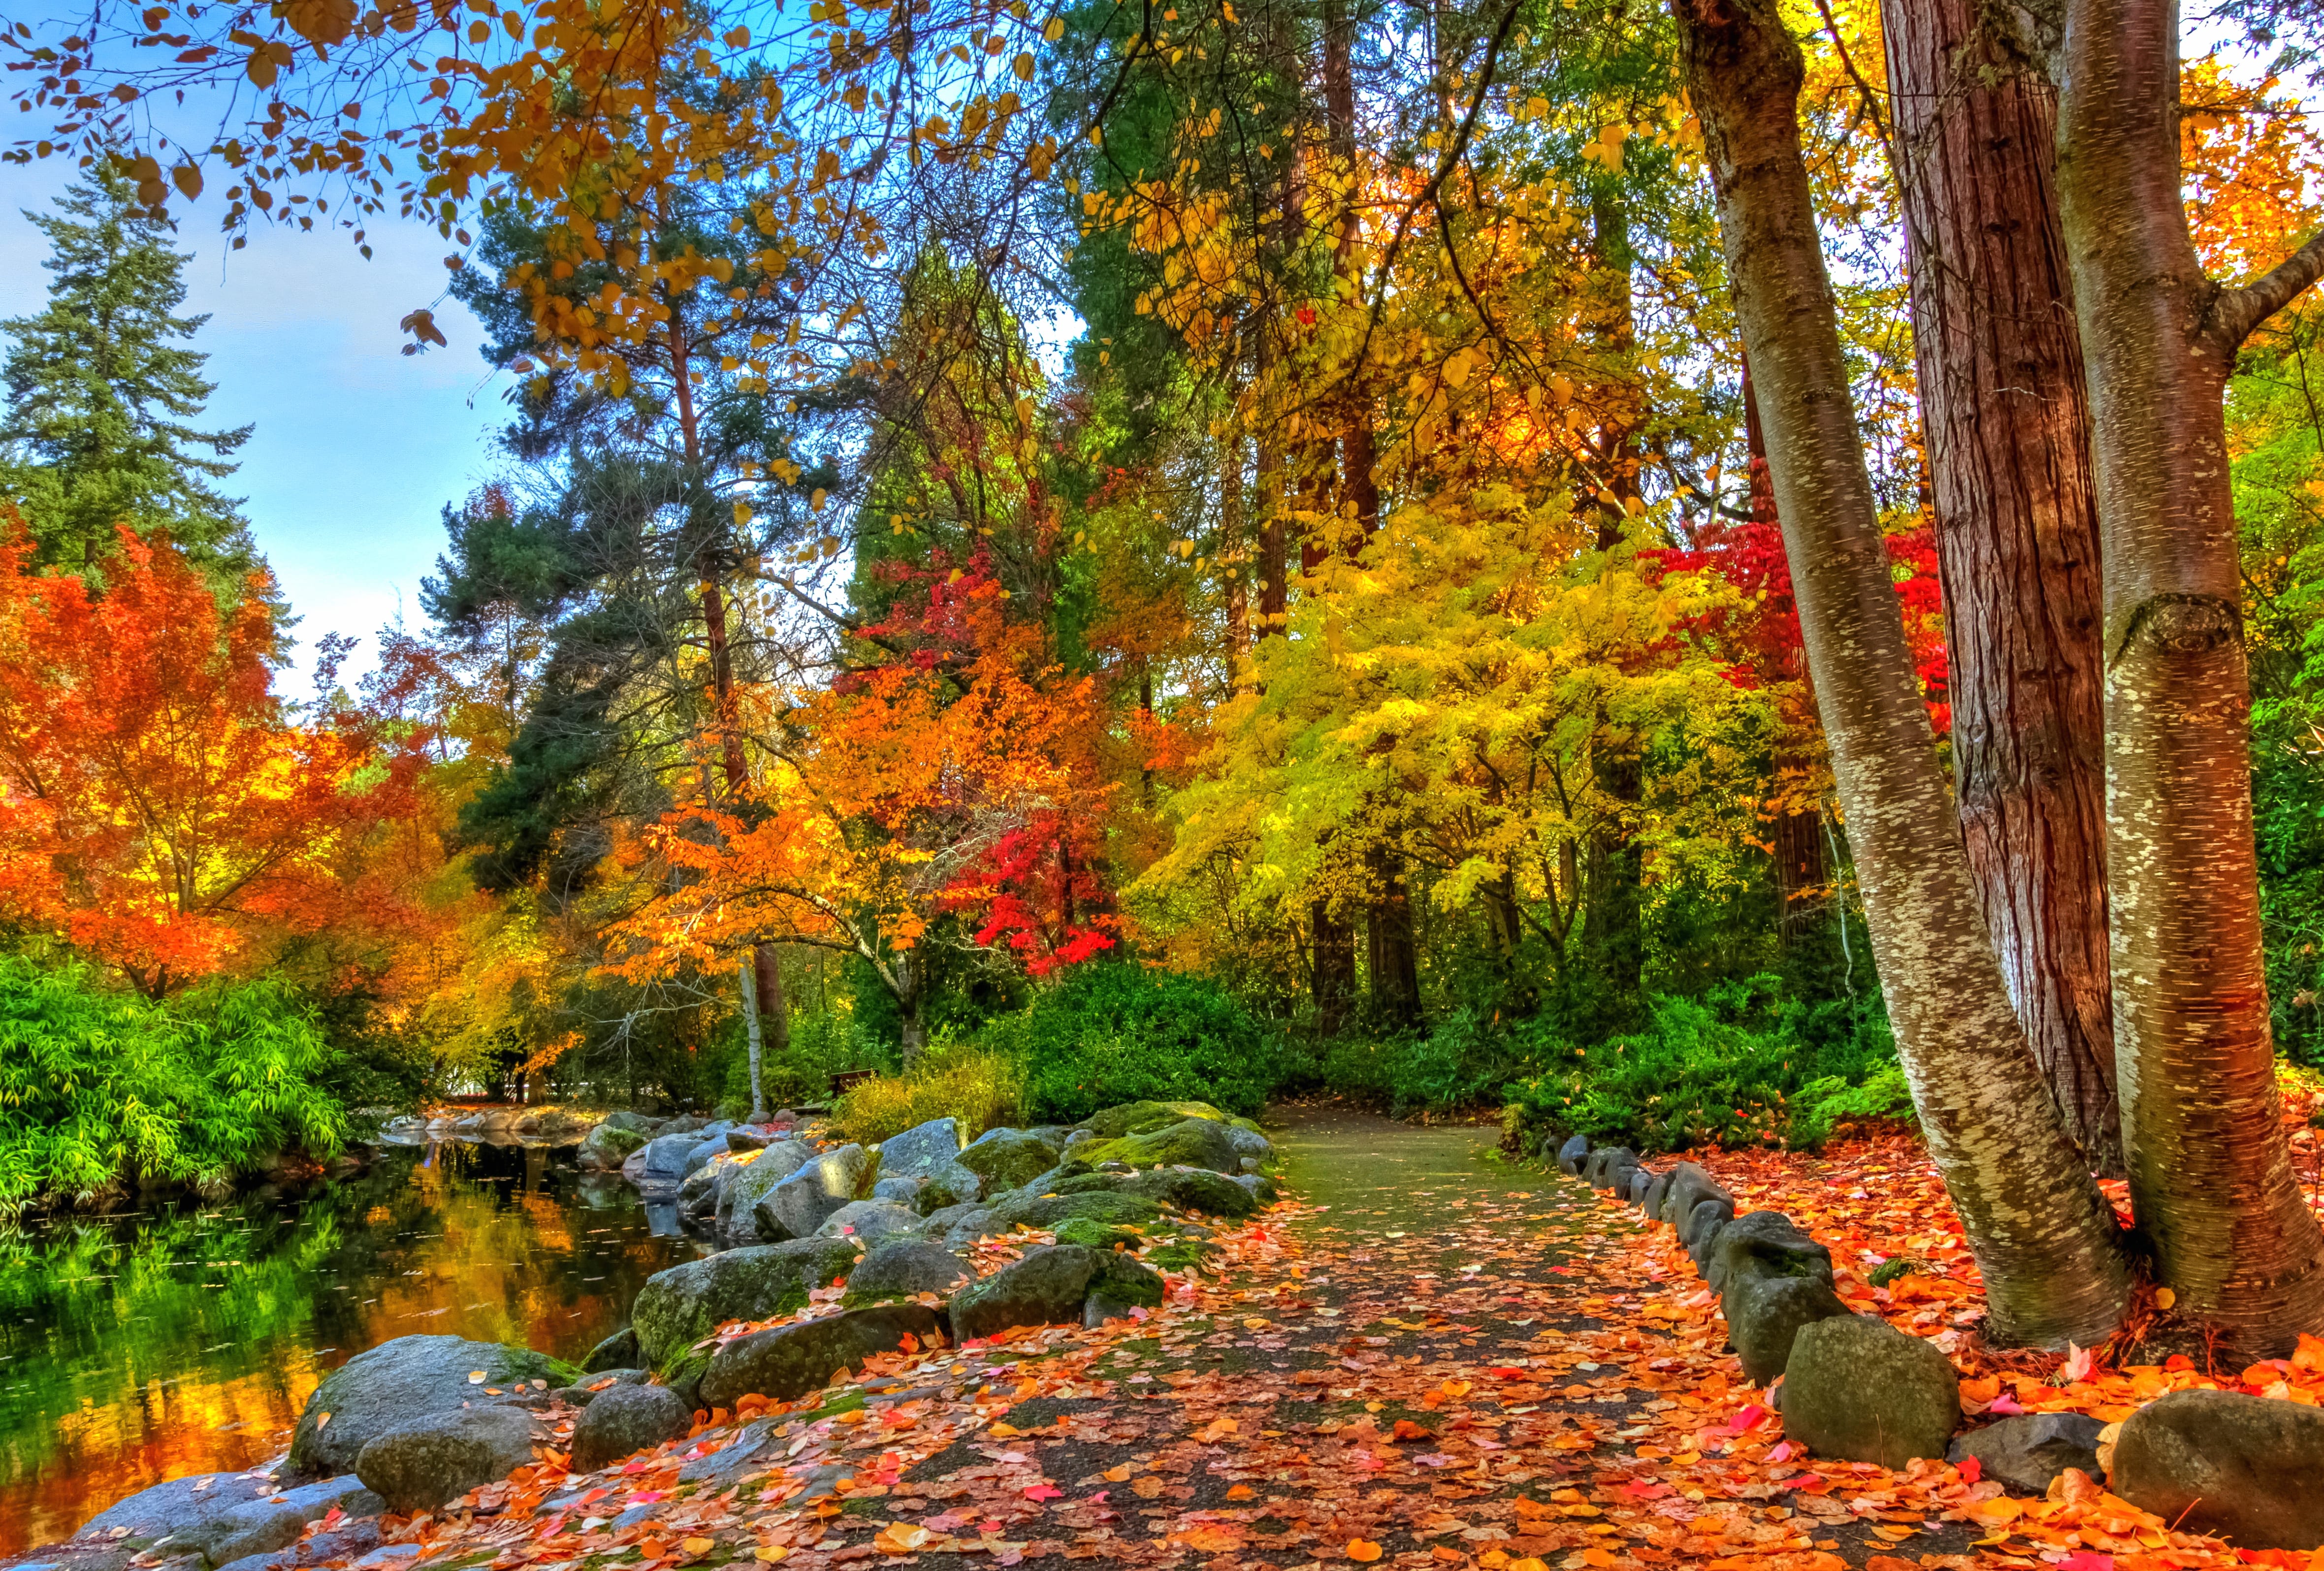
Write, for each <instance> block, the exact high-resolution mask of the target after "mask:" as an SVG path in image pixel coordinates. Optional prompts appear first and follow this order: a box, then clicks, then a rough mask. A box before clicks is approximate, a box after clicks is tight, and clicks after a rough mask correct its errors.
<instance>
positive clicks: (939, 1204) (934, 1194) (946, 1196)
mask: <svg viewBox="0 0 2324 1571" xmlns="http://www.w3.org/2000/svg"><path fill="white" fill-rule="evenodd" d="M983 1193H984V1180H983V1179H982V1177H981V1176H980V1175H979V1174H978V1173H977V1172H976V1171H974V1170H973V1169H972V1168H965V1167H963V1166H961V1165H960V1163H958V1162H945V1163H944V1164H942V1165H941V1166H939V1167H936V1168H935V1169H933V1170H931V1171H929V1172H928V1173H927V1175H926V1176H924V1177H923V1178H922V1179H921V1180H920V1186H919V1190H918V1192H917V1193H916V1194H914V1195H913V1196H912V1208H913V1209H914V1210H916V1211H918V1212H919V1213H920V1214H921V1215H922V1216H927V1215H930V1214H932V1213H934V1212H936V1211H941V1210H943V1209H944V1208H945V1207H947V1206H961V1205H966V1204H968V1203H969V1202H971V1201H973V1200H974V1199H977V1198H978V1197H979V1196H981V1195H982V1194H983Z"/></svg>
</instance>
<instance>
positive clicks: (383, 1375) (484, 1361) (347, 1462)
mask: <svg viewBox="0 0 2324 1571" xmlns="http://www.w3.org/2000/svg"><path fill="white" fill-rule="evenodd" d="M476 1371H482V1372H483V1374H484V1379H483V1380H482V1381H479V1382H474V1383H472V1382H471V1381H470V1380H469V1379H468V1376H469V1374H470V1373H474V1372H476ZM580 1374H581V1371H579V1370H577V1369H576V1368H574V1367H573V1366H572V1365H571V1364H564V1363H560V1362H559V1361H558V1360H557V1359H554V1358H551V1357H549V1355H547V1354H545V1353H535V1352H534V1351H532V1349H530V1348H529V1347H510V1346H504V1345H503V1344H500V1343H497V1342H469V1341H465V1340H463V1339H462V1338H460V1337H396V1338H395V1339H394V1340H393V1341H392V1342H383V1343H381V1344H380V1345H379V1346H376V1347H374V1348H371V1349H370V1350H368V1351H366V1352H363V1353H358V1354H356V1355H355V1356H354V1357H353V1358H350V1359H348V1360H347V1361H346V1363H345V1364H341V1365H340V1366H339V1367H338V1368H337V1369H334V1370H333V1371H331V1373H328V1374H327V1375H325V1376H324V1377H323V1383H322V1384H320V1385H318V1386H317V1387H316V1388H315V1394H314V1395H312V1396H310V1397H309V1398H308V1399H307V1407H306V1410H305V1411H303V1412H301V1413H300V1416H299V1427H298V1428H297V1429H295V1430H293V1431H292V1432H291V1466H292V1467H294V1468H296V1469H297V1470H298V1471H299V1472H300V1473H302V1474H306V1475H309V1476H314V1477H324V1478H329V1477H336V1476H337V1475H340V1474H343V1473H347V1472H352V1471H354V1470H355V1457H356V1456H357V1455H358V1454H360V1453H361V1452H362V1450H363V1448H364V1446H366V1445H368V1444H369V1443H370V1442H371V1441H372V1440H374V1438H377V1437H379V1436H381V1435H383V1434H386V1433H387V1432H388V1431H389V1430H391V1429H401V1428H402V1427H403V1426H405V1425H407V1424H409V1423H410V1421H411V1420H412V1419H415V1418H417V1417H420V1416H421V1415H423V1414H427V1413H434V1412H441V1411H444V1410H447V1409H448V1410H457V1408H458V1407H459V1406H460V1404H461V1403H462V1402H465V1401H472V1400H474V1399H475V1398H476V1397H477V1396H478V1395H479V1394H480V1393H479V1392H478V1387H479V1386H483V1385H497V1386H500V1387H503V1389H505V1388H507V1387H509V1386H512V1385H515V1384H517V1383H519V1382H522V1381H534V1380H545V1381H547V1382H548V1383H549V1384H550V1385H552V1386H558V1385H571V1384H572V1383H574V1381H575V1380H576V1379H577V1378H578V1377H579V1376H580ZM325 1413H328V1414H330V1415H331V1417H330V1422H329V1423H328V1424H327V1425H326V1424H323V1423H322V1422H321V1421H320V1420H321V1418H322V1415H323V1414H325Z"/></svg>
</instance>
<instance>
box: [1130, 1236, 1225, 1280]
mask: <svg viewBox="0 0 2324 1571" xmlns="http://www.w3.org/2000/svg"><path fill="white" fill-rule="evenodd" d="M1218 1256H1219V1246H1218V1245H1215V1244H1211V1243H1207V1242H1205V1241H1203V1240H1202V1239H1199V1238H1182V1239H1178V1240H1176V1242H1174V1243H1169V1244H1161V1245H1156V1246H1155V1247H1153V1248H1151V1249H1149V1250H1148V1251H1147V1252H1146V1254H1144V1255H1143V1256H1142V1258H1143V1259H1144V1260H1145V1262H1146V1263H1147V1264H1148V1265H1150V1266H1152V1267H1154V1268H1155V1269H1156V1270H1157V1271H1176V1272H1188V1271H1199V1272H1209V1271H1210V1270H1211V1268H1212V1266H1213V1263H1215V1262H1216V1261H1217V1259H1218Z"/></svg>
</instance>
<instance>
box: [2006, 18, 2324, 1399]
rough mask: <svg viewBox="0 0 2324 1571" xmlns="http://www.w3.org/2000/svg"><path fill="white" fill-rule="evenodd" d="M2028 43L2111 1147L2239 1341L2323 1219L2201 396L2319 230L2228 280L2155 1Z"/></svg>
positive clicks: (2269, 1337)
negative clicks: (2289, 1020) (2260, 828)
mask: <svg viewBox="0 0 2324 1571" xmlns="http://www.w3.org/2000/svg"><path fill="white" fill-rule="evenodd" d="M2042 25H2043V26H2044V27H2045V28H2047V29H2048V31H2045V32H2042V33H2040V34H2039V35H2038V36H2037V37H2035V38H2033V39H2032V40H2029V41H2026V42H2028V43H2029V44H2031V45H2033V46H2038V49H2039V51H2040V54H2039V56H2038V57H2037V58H2043V59H2046V60H2047V62H2048V66H2049V71H2050V77H2051V79H2052V81H2053V82H2055V83H2056V85H2057V88H2058V200H2059V214H2060V224H2061V231H2062V233H2063V234H2064V236H2065V242H2066V253H2067V255H2068V256H2069V257H2070V258H2071V259H2072V264H2073V280H2072V282H2073V295H2074V312H2075V317H2076V318H2077V321H2078V322H2079V324H2080V329H2081V340H2082V345H2083V356H2084V362H2085V365H2086V368H2087V375H2088V379H2089V394H2090V446H2091V467H2092V470H2093V472H2094V473H2095V474H2096V476H2097V482H2098V519H2099V546H2100V551H2101V554H2102V556H2103V558H2104V560H2105V564H2106V572H2105V575H2104V576H2105V602H2104V603H2105V648H2106V656H2107V658H2106V758H2107V871H2108V874H2109V877H2110V885H2111V887H2110V889H2109V897H2110V900H2111V902H2112V905H2111V919H2110V926H2111V930H2112V942H2113V978H2114V1010H2115V1014H2114V1020H2115V1038H2116V1041H2115V1052H2116V1065H2117V1070H2118V1073H2119V1076H2120V1084H2121V1089H2122V1101H2123V1146H2124V1155H2125V1158H2126V1162H2127V1165H2128V1168H2129V1172H2130V1190H2131V1201H2132V1204H2133V1206H2134V1208H2135V1211H2136V1214H2137V1217H2138V1226H2139V1230H2140V1233H2141V1235H2142V1236H2144V1239H2145V1240H2146V1242H2147V1244H2148V1245H2149V1246H2150V1247H2151V1248H2152V1249H2153V1254H2154V1264H2155V1278H2156V1280H2157V1281H2158V1282H2161V1283H2162V1284H2163V1285H2164V1286H2167V1287H2169V1288H2170V1289H2171V1290H2172V1291H2173V1293H2174V1294H2175V1295H2176V1296H2177V1299H2178V1301H2179V1303H2180V1305H2181V1307H2182V1309H2183V1311H2184V1312H2186V1313H2188V1314H2190V1315H2195V1316H2200V1317H2203V1318H2208V1319H2209V1320H2211V1321H2213V1322H2214V1323H2215V1324H2217V1325H2218V1326H2219V1327H2220V1328H2223V1329H2224V1330H2225V1331H2226V1332H2227V1335H2228V1337H2229V1338H2230V1339H2231V1340H2232V1341H2233V1342H2234V1343H2235V1344H2236V1346H2237V1347H2238V1348H2244V1347H2248V1348H2249V1349H2250V1350H2251V1351H2253V1352H2254V1353H2255V1354H2258V1353H2267V1352H2274V1351H2280V1350H2281V1349H2282V1348H2284V1347H2287V1346H2290V1345H2291V1344H2292V1340H2293V1339H2294V1337H2296V1336H2297V1335H2298V1334H2299V1333H2301V1332H2302V1331H2308V1330H2314V1329H2317V1328H2319V1327H2324V1231H2319V1228H2318V1226H2317V1222H2316V1218H2315V1216H2314V1214H2313V1213H2312V1212H2310V1209H2309V1208H2308V1202H2307V1199H2306V1196H2305V1194H2304V1193H2303V1192H2302V1190H2301V1185H2300V1181H2299V1178H2298V1175H2297V1174H2296V1173H2295V1172H2294V1171H2293V1170H2292V1153H2291V1150H2290V1148H2289V1146H2288V1145H2287V1144H2286V1142H2285V1140H2284V1138H2283V1131H2282V1123H2281V1118H2282V1108H2281V1104H2280V1101H2279V1098H2278V1095H2277V1092H2276V1087H2275V1063H2274V1057H2275V1055H2274V1048H2273V1037H2272V1034H2271V1030H2270V1024H2269V1019H2268V1006H2267V985H2266V976H2265V969H2264V958H2263V954H2262V947H2261V931H2260V905H2259V885H2258V869H2257V859H2256V855H2257V853H2256V850H2255V844H2254V841H2253V833H2252V798H2251V776H2250V760H2249V753H2248V749H2249V746H2250V702H2251V691H2250V672H2249V666H2248V660H2247V657H2246V651H2245V645H2244V639H2243V613H2242V602H2243V585H2242V583H2241V582H2240V579H2239V575H2238V554H2237V539H2236V519H2235V506H2234V494H2233V491H2232V486H2231V477H2230V470H2229V464H2228V458H2227V436H2226V425H2225V418H2224V410H2223V400H2224V398H2225V394H2226V390H2227V379H2228V377H2229V375H2230V374H2231V373H2232V372H2233V371H2234V369H2235V365H2236V354H2237V353H2238V351H2239V350H2240V349H2241V348H2242V345H2243V344H2244V341H2245V340H2246V338H2247V337H2249V336H2250V335H2251V334H2252V332H2253V331H2254V330H2255V328H2257V327H2258V326H2260V325H2261V324H2262V323H2264V322H2265V321H2266V320H2267V319H2268V318H2269V317H2271V316H2273V315H2274V314H2275V313H2276V312H2277V311H2279V310H2281V309H2282V308H2283V307H2285V306H2286V305H2288V304H2290V303H2291V302H2292V300H2293V299H2296V298H2297V297H2298V296H2299V295H2300V294H2301V291H2303V290H2304V289H2307V288H2308V287H2309V286H2310V285H2311V284H2312V283H2314V282H2315V281H2316V280H2317V278H2318V276H2319V273H2324V234H2319V235H2317V236H2315V237H2314V238H2311V239H2310V240H2309V241H2308V243H2306V244H2304V245H2302V246H2301V248H2300V249H2299V250H2298V251H2296V252H2294V253H2292V255H2291V256H2289V257H2287V258H2285V259H2284V260H2283V261H2282V262H2279V263H2278V264H2277V265H2276V266H2275V267H2273V269H2271V270H2270V271H2267V272H2265V273H2264V274H2262V275H2260V276H2259V277H2258V278H2256V279H2255V280H2253V281H2251V282H2250V283H2248V284H2246V285H2245V286H2243V287H2241V288H2227V287H2224V286H2222V285H2221V284H2219V283H2218V282H2217V281H2215V280H2213V279H2211V278H2210V277H2209V274H2208V273H2207V272H2206V271H2205V270H2204V268H2203V265H2202V262H2201V260H2200V259H2199V256H2198V255H2197V253H2196V250H2195V246H2194V243H2193V241H2192V239H2191V237H2190V234H2189V231H2188V225H2187V215H2186V209H2185V207H2183V205H2182V203H2181V128H2180V98H2179V93H2180V79H2179V70H2178V67H2179V37H2178V10H2177V7H2176V6H2175V5H2172V4H2170V3H2169V0H2070V3H2069V4H2067V5H2064V6H2062V7H2061V9H2060V10H2059V11H2058V12H2057V13H2054V14H2044V15H2043V19H2042Z"/></svg>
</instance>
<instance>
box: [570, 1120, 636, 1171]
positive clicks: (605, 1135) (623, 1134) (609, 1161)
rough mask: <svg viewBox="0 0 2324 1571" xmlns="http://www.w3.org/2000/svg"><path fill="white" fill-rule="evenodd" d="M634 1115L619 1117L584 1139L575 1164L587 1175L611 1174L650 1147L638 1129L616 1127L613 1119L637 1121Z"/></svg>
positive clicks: (599, 1127) (605, 1122)
mask: <svg viewBox="0 0 2324 1571" xmlns="http://www.w3.org/2000/svg"><path fill="white" fill-rule="evenodd" d="M636 1116H637V1115H635V1114H634V1113H616V1114H614V1115H613V1117H611V1118H607V1119H606V1120H605V1121H604V1123H603V1124H600V1125H597V1126H596V1127H595V1129H592V1130H591V1131H589V1133H588V1134H586V1135H583V1136H582V1137H581V1145H580V1149H579V1150H577V1151H576V1152H575V1153H574V1155H573V1160H574V1161H575V1162H577V1163H578V1164H579V1165H580V1166H581V1168H582V1170H583V1171H586V1172H610V1171H614V1170H616V1169H618V1168H619V1167H620V1166H621V1165H622V1162H624V1161H626V1160H627V1159H628V1158H629V1155H630V1153H632V1152H633V1151H635V1150H637V1149H638V1148H639V1147H640V1146H641V1145H643V1144H645V1143H646V1137H645V1135H643V1133H641V1131H639V1130H638V1129H636V1128H634V1127H633V1126H632V1125H627V1124H616V1123H614V1122H613V1118H634V1117H636Z"/></svg>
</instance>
